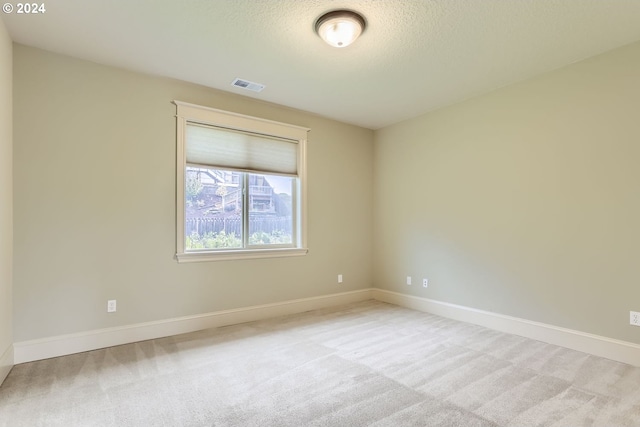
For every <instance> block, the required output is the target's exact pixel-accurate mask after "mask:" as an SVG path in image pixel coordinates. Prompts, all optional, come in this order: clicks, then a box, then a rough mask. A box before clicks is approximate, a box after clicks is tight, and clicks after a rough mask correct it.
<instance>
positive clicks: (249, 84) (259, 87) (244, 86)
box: [231, 79, 265, 92]
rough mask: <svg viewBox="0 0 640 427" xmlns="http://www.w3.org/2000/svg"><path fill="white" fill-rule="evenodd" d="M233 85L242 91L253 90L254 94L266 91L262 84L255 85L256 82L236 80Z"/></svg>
mask: <svg viewBox="0 0 640 427" xmlns="http://www.w3.org/2000/svg"><path fill="white" fill-rule="evenodd" d="M231 85H232V86H235V87H240V88H242V89H247V90H252V91H254V92H261V91H262V89H264V87H265V86H264V85H261V84H260V83H254V82H250V81H248V80H243V79H235V80H234V81H232V82H231Z"/></svg>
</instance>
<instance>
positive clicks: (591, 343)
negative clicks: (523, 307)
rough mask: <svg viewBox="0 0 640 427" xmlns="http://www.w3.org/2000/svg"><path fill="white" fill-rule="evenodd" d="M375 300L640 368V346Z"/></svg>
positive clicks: (452, 309) (400, 300)
mask: <svg viewBox="0 0 640 427" xmlns="http://www.w3.org/2000/svg"><path fill="white" fill-rule="evenodd" d="M373 298H375V299H376V300H379V301H383V302H388V303H391V304H396V305H399V306H402V307H407V308H411V309H414V310H418V311H424V312H427V313H431V314H436V315H438V316H442V317H447V318H450V319H455V320H460V321H462V322H467V323H473V324H476V325H480V326H485V327H487V328H490V329H494V330H498V331H501V332H506V333H509V334H514V335H519V336H523V337H526V338H531V339H534V340H537V341H542V342H546V343H549V344H555V345H559V346H562V347H566V348H570V349H573V350H578V351H582V352H584V353H588V354H592V355H594V356H599V357H604V358H607V359H611V360H616V361H618V362H622V363H627V364H629V365H633V366H638V367H640V345H638V344H634V343H630V342H627V341H621V340H616V339H612V338H607V337H603V336H599V335H593V334H588V333H585V332H580V331H575V330H573V329H566V328H560V327H557V326H553V325H548V324H545V323H539V322H532V321H530V320H526V319H520V318H517V317H511V316H505V315H502V314H497V313H491V312H489V311H483V310H478V309H475V308H470V307H465V306H461V305H456V304H450V303H446V302H441V301H436V300H431V299H427V298H421V297H416V296H412V295H405V294H400V293H397V292H391V291H386V290H383V289H373Z"/></svg>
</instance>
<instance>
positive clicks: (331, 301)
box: [13, 288, 373, 364]
mask: <svg viewBox="0 0 640 427" xmlns="http://www.w3.org/2000/svg"><path fill="white" fill-rule="evenodd" d="M372 292H373V289H371V288H368V289H362V290H357V291H351V292H343V293H339V294H331V295H323V296H318V297H311V298H302V299H296V300H289V301H284V302H278V303H274V304H263V305H256V306H252V307H243V308H238V309H233V310H224V311H217V312H213V313H207V314H201V315H196V316H185V317H179V318H174V319H166V320H160V321H156V322H147V323H138V324H134V325H128V326H120V327H114V328H106V329H98V330H93V331H86V332H80V333H76V334H68V335H59V336H54V337H49V338H42V339H36V340H29V341H21V342H16V343H14V345H13V347H14V359H15V363H16V364H18V363H26V362H32V361H34V360H42V359H48V358H51V357H58V356H64V355H68V354H74V353H81V352H83V351H90V350H96V349H99V348H105V347H112V346H115V345H121V344H129V343H132V342H137V341H144V340H150V339H154V338H162V337H167V336H171V335H178V334H184V333H188V332H195V331H199V330H202V329H208V328H216V327H220V326H226V325H233V324H238V323H244V322H251V321H254V320H262V319H268V318H272V317H277V316H284V315H287V314H294V313H302V312H305V311H309V310H316V309H319V308H325V307H331V306H335V305H340V304H349V303H352V302H358V301H366V300H369V299H372V298H373V296H372Z"/></svg>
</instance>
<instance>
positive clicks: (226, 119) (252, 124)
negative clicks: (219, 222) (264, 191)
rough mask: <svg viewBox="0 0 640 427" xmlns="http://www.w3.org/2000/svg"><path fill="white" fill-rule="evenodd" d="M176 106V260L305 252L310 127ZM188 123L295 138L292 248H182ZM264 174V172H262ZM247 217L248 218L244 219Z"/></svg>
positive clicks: (259, 256) (216, 110) (293, 139)
mask: <svg viewBox="0 0 640 427" xmlns="http://www.w3.org/2000/svg"><path fill="white" fill-rule="evenodd" d="M173 103H174V104H175V105H176V108H177V113H176V140H177V144H176V145H177V150H176V259H177V261H178V262H179V263H182V262H199V261H222V260H237V259H255V258H276V257H289V256H302V255H306V254H307V252H308V249H307V195H306V193H307V179H306V160H307V132H309V130H310V129H308V128H305V127H301V126H296V125H290V124H286V123H281V122H276V121H272V120H266V119H262V118H258V117H252V116H247V115H243V114H238V113H233V112H229V111H224V110H218V109H215V108H210V107H204V106H200V105H195V104H190V103H186V102H182V101H173ZM188 123H195V124H202V125H210V126H216V127H221V128H227V129H230V130H237V131H243V132H251V133H256V134H261V135H266V136H272V137H278V138H285V139H289V140H292V141H297V144H298V153H297V155H298V158H297V165H298V175H297V178H296V179H295V180H294V185H295V191H294V193H295V195H294V197H293V198H294V199H295V207H296V208H295V215H294V218H293V226H294V227H295V232H294V242H293V247H279V246H276V247H266V246H259V247H252V248H246V247H245V248H240V249H215V250H206V249H204V250H203V249H200V250H197V251H187V250H186V247H185V241H186V236H185V216H186V215H185V209H186V199H185V177H186V169H187V161H186V128H187V124H188ZM245 173H246V174H247V175H246V177H247V179H248V174H258V175H259V174H260V171H246V172H245ZM265 174H268V173H267V172H265ZM244 210H246V212H244V213H243V216H246V217H247V218H248V212H249V206H243V211H244ZM247 220H248V219H247ZM243 231H244V232H245V233H246V232H248V224H243Z"/></svg>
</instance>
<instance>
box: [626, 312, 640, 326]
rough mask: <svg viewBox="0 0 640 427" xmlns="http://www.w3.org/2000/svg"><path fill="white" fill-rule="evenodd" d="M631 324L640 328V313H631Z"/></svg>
mask: <svg viewBox="0 0 640 427" xmlns="http://www.w3.org/2000/svg"><path fill="white" fill-rule="evenodd" d="M629 324H630V325H633V326H640V313H638V312H637V311H630V312H629Z"/></svg>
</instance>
